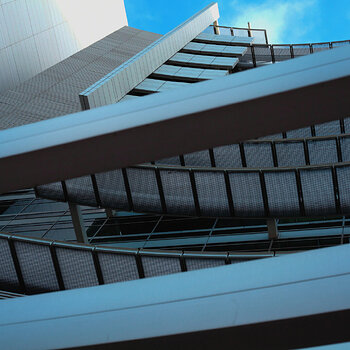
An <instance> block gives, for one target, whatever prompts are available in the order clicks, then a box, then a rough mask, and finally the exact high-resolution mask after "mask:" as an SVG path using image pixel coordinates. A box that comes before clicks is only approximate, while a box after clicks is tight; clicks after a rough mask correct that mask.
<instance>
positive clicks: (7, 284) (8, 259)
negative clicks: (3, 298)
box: [0, 238, 19, 292]
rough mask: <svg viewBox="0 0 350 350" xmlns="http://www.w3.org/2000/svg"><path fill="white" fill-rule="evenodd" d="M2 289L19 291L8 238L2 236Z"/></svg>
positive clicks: (0, 240) (0, 249) (0, 267)
mask: <svg viewBox="0 0 350 350" xmlns="http://www.w3.org/2000/svg"><path fill="white" fill-rule="evenodd" d="M0 289H4V290H7V291H12V292H18V291H19V284H18V279H17V274H16V269H15V266H14V264H13V261H12V256H11V251H10V247H9V244H8V242H7V239H3V238H0Z"/></svg>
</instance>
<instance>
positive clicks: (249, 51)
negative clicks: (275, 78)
mask: <svg viewBox="0 0 350 350" xmlns="http://www.w3.org/2000/svg"><path fill="white" fill-rule="evenodd" d="M239 62H244V63H245V65H248V63H250V64H249V65H251V67H253V61H252V49H251V47H247V52H246V53H245V54H244V55H243V56H241V57H239Z"/></svg>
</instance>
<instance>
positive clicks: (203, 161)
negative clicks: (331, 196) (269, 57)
mask: <svg viewBox="0 0 350 350" xmlns="http://www.w3.org/2000/svg"><path fill="white" fill-rule="evenodd" d="M349 147H350V134H343V135H339V136H320V137H309V138H304V139H283V140H275V141H272V140H251V141H247V142H242V143H239V144H233V145H227V146H220V147H214V148H212V149H209V150H204V151H199V152H194V153H189V154H184V155H180V156H177V157H171V158H166V159H162V160H159V161H156V162H154V163H155V164H156V165H175V166H186V167H207V168H209V167H213V168H215V167H218V168H227V169H229V168H230V169H237V168H272V167H293V166H294V167H296V166H305V165H326V164H334V163H341V162H348V161H350V148H349Z"/></svg>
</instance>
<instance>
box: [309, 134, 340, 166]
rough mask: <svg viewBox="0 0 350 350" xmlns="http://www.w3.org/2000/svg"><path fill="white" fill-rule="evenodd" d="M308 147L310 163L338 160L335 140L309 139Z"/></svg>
mask: <svg viewBox="0 0 350 350" xmlns="http://www.w3.org/2000/svg"><path fill="white" fill-rule="evenodd" d="M308 147H309V158H310V164H311V165H317V164H329V163H337V162H338V153H337V144H336V140H314V141H313V140H309V141H308Z"/></svg>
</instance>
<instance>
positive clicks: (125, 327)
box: [0, 245, 350, 350]
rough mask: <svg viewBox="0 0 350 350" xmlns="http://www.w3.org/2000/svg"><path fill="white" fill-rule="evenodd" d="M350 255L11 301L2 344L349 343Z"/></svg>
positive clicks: (318, 255)
mask: <svg viewBox="0 0 350 350" xmlns="http://www.w3.org/2000/svg"><path fill="white" fill-rule="evenodd" d="M349 251H350V247H349V245H344V246H337V247H332V248H326V249H318V250H314V251H310V252H305V253H297V254H291V255H287V256H284V257H279V258H275V259H263V260H259V261H252V262H247V263H241V264H233V265H226V266H222V267H217V268H211V269H204V270H198V271H192V272H186V273H180V274H173V275H167V276H162V277H156V278H147V279H144V280H136V281H130V282H124V283H115V284H109V285H103V286H98V287H91V288H84V289H76V290H69V291H62V292H54V293H47V294H42V295H35V296H29V297H25V298H17V299H11V300H5V301H2V302H1V313H0V343H1V346H2V348H4V349H7V350H11V349H16V350H17V349H24V348H25V349H28V350H29V349H52V348H55V349H61V348H71V347H72V348H73V347H84V346H95V347H94V348H95V349H97V348H104V346H106V344H107V343H109V344H111V343H119V344H117V345H118V346H115V348H118V349H124V348H127V349H134V348H140V347H148V346H147V345H152V348H167V349H178V348H181V349H193V348H194V347H196V346H195V345H197V346H198V348H201V349H207V348H212V346H213V345H215V343H216V344H220V347H224V345H231V348H233V347H234V345H236V347H237V348H239V349H242V348H250V349H251V348H259V349H261V348H300V347H302V346H303V345H304V346H305V345H309V346H312V345H321V344H329V343H332V342H340V341H349V340H350V339H349V338H350V336H349V332H348V331H347V327H348V322H347V318H346V317H345V318H344V315H348V313H349V310H350V298H349V293H350V260H349V258H348V257H349ZM339 315H340V316H339ZM347 317H348V316H347ZM320 320H322V322H323V323H322V322H320ZM342 321H344V322H342ZM325 327H326V328H325ZM254 330H255V331H254ZM272 330H273V333H271V331H272ZM310 330H311V331H310ZM18 335H20V336H18ZM131 341H137V342H136V343H133V342H131ZM97 345H100V346H101V347H98V346H97ZM114 345H116V344H114ZM106 348H108V349H109V348H110V349H112V348H113V347H112V346H111V347H106Z"/></svg>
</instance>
